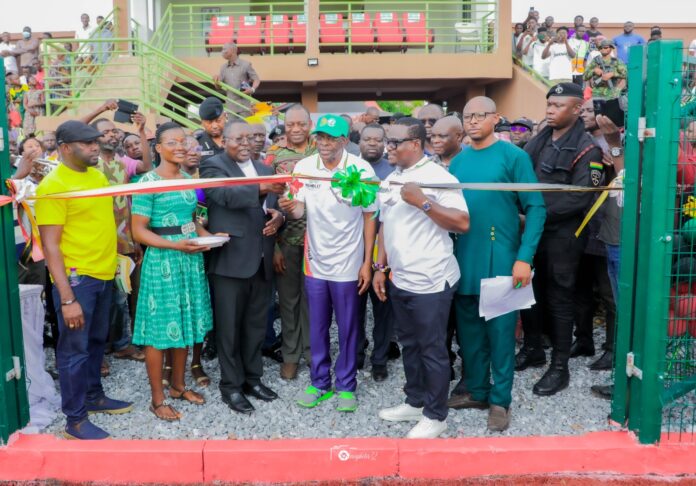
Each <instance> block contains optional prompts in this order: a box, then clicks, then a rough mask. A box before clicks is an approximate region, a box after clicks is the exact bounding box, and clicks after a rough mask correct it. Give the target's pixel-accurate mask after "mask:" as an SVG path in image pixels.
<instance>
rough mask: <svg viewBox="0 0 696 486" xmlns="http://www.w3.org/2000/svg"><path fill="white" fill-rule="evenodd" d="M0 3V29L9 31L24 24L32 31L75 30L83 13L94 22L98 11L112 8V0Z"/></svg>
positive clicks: (0, 1)
mask: <svg viewBox="0 0 696 486" xmlns="http://www.w3.org/2000/svg"><path fill="white" fill-rule="evenodd" d="M10 4H11V8H10ZM0 5H1V7H0V11H1V12H2V14H0V31H9V32H20V31H21V30H22V29H23V28H24V26H25V25H28V26H29V27H31V28H32V30H33V31H34V32H45V31H61V30H75V29H77V28H78V27H79V25H80V15H82V14H83V13H86V14H89V17H90V19H91V23H92V24H94V22H95V21H94V19H95V18H96V17H97V15H107V14H108V13H109V12H111V11H112V10H113V8H114V7H113V2H112V0H20V1H15V2H12V1H11V0H0Z"/></svg>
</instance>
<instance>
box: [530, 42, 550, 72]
mask: <svg viewBox="0 0 696 486" xmlns="http://www.w3.org/2000/svg"><path fill="white" fill-rule="evenodd" d="M544 49H546V43H545V42H541V41H539V40H535V41H534V44H532V47H530V48H529V51H530V52H531V53H532V69H534V70H535V71H536V72H538V73H539V74H541V75H542V76H544V77H545V78H548V77H549V63H550V62H551V58H550V57H547V58H546V59H544V58H542V54H544Z"/></svg>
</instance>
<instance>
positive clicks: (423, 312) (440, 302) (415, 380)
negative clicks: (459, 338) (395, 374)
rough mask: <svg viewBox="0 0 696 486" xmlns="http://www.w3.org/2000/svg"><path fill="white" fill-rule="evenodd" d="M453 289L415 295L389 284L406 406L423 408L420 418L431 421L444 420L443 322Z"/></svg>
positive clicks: (446, 360) (446, 373)
mask: <svg viewBox="0 0 696 486" xmlns="http://www.w3.org/2000/svg"><path fill="white" fill-rule="evenodd" d="M455 288H456V285H455V286H454V287H450V286H449V285H448V286H447V287H446V288H445V290H443V291H442V292H436V293H432V294H415V293H413V292H407V291H406V290H401V289H399V288H398V287H396V286H395V285H394V284H392V283H391V282H390V283H389V298H390V299H391V300H392V309H393V310H394V317H395V321H394V322H395V323H396V335H397V337H398V338H399V342H400V343H401V355H402V357H403V360H404V372H405V374H406V385H404V392H405V393H406V403H408V404H409V405H411V406H412V407H419V408H420V407H423V415H425V416H426V417H428V418H430V419H435V420H445V419H446V418H447V411H448V408H447V394H448V391H449V356H448V354H447V346H446V340H447V321H448V319H449V313H450V307H451V306H452V298H453V297H454V290H455Z"/></svg>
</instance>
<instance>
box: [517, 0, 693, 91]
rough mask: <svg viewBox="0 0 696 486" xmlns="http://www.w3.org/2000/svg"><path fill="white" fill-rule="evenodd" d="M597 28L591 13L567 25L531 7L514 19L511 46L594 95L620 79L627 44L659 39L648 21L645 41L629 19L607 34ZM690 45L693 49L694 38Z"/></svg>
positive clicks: (542, 69) (548, 75)
mask: <svg viewBox="0 0 696 486" xmlns="http://www.w3.org/2000/svg"><path fill="white" fill-rule="evenodd" d="M599 28H600V26H599V19H598V18H597V17H592V18H591V19H590V21H589V26H587V25H585V19H584V17H583V16H582V15H576V16H575V18H574V20H573V26H572V27H571V28H568V27H566V26H564V25H557V23H556V21H555V19H554V18H553V17H552V16H548V17H546V18H545V19H544V21H543V22H542V21H541V19H540V17H539V12H538V11H536V10H533V9H531V10H530V12H529V15H528V17H527V19H526V20H525V21H524V22H520V23H517V24H515V30H514V33H513V36H512V52H513V54H514V55H515V56H517V57H518V58H519V59H520V60H521V61H522V62H523V63H524V64H525V65H526V66H527V67H529V68H531V69H533V70H534V71H535V72H536V73H538V74H539V75H541V76H543V77H544V78H545V79H548V80H549V81H550V82H551V83H559V82H565V81H572V82H575V83H577V84H579V85H580V86H587V87H588V89H591V90H592V95H593V96H595V97H598V96H605V97H610V96H612V95H613V94H616V93H618V92H620V91H621V89H622V87H624V86H625V84H626V76H627V73H626V65H627V64H628V51H629V48H630V47H631V46H634V45H644V44H646V43H648V42H653V41H656V40H660V39H662V30H661V28H660V26H659V25H654V26H652V27H651V29H650V38H649V39H648V40H647V41H646V39H644V38H643V37H642V36H641V35H639V34H637V33H635V32H634V29H635V24H634V23H633V22H630V21H628V22H626V23H624V26H623V33H621V34H619V35H617V36H615V37H613V38H609V37H608V36H605V35H603V34H602V32H601V30H599ZM695 41H696V40H695ZM690 48H694V49H696V42H692V45H691V46H690Z"/></svg>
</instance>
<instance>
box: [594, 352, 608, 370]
mask: <svg viewBox="0 0 696 486" xmlns="http://www.w3.org/2000/svg"><path fill="white" fill-rule="evenodd" d="M613 367H614V352H613V351H604V353H602V356H600V357H599V359H598V360H597V361H595V362H594V363H592V364H591V365H590V369H591V370H593V371H604V370H610V369H612V368H613Z"/></svg>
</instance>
